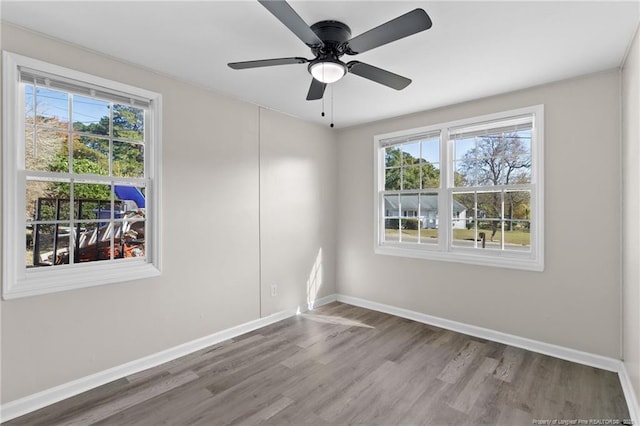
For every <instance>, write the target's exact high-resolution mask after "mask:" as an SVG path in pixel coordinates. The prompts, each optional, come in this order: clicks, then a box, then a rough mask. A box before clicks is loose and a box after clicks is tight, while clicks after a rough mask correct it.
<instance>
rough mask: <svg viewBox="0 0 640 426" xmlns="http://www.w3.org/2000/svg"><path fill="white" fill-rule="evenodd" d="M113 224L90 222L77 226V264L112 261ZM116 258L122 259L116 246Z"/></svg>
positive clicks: (114, 251)
mask: <svg viewBox="0 0 640 426" xmlns="http://www.w3.org/2000/svg"><path fill="white" fill-rule="evenodd" d="M113 231H114V225H113V222H108V221H107V222H88V223H79V224H77V226H76V232H75V233H76V241H75V244H76V246H75V247H76V250H75V262H76V263H79V262H95V261H99V260H109V259H111V252H112V250H111V240H112V238H113V234H114V232H113ZM113 253H114V258H118V257H120V250H119V246H118V245H114V250H113Z"/></svg>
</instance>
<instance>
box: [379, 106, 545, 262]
mask: <svg viewBox="0 0 640 426" xmlns="http://www.w3.org/2000/svg"><path fill="white" fill-rule="evenodd" d="M542 117H543V107H542V106H537V107H530V108H523V109H520V110H515V111H509V112H505V113H499V114H492V115H490V116H484V117H478V118H474V119H469V120H460V121H457V122H451V123H444V124H442V125H436V126H430V127H428V128H422V129H416V130H410V131H405V132H398V133H395V134H390V135H381V136H377V137H376V151H377V153H378V154H377V155H378V157H377V158H378V160H377V161H378V164H379V166H378V168H377V170H378V171H379V173H377V176H378V178H377V179H376V181H377V187H376V200H377V206H376V211H377V212H378V213H377V217H378V218H379V219H378V220H377V223H378V225H377V229H378V231H377V239H376V252H378V253H381V254H393V255H399V256H411V257H424V258H432V259H441V260H450V261H462V262H468V263H477V264H488V265H495V266H503V267H513V268H522V269H532V270H542V268H543V239H542V237H543V234H542V213H543V211H542V185H541V183H542V152H543V151H542V134H543V133H542ZM426 134H431V135H438V134H440V135H442V137H441V138H440V137H436V138H435V139H432V140H431V141H430V142H435V145H437V146H438V149H437V150H435V149H426V148H425V146H427V147H430V146H431V145H429V144H425V143H424V142H421V140H423V139H424V138H425V136H424V135H426ZM427 152H428V153H430V154H427V155H425V153H427ZM383 154H384V161H382V160H381V159H380V158H381V157H382V156H383ZM416 155H417V156H418V157H417V158H419V161H418V162H416V161H415V160H414V159H415V158H416ZM390 158H391V160H392V161H390ZM416 163H418V164H416ZM427 163H428V166H429V167H430V169H429V170H432V171H433V170H435V171H437V173H435V176H434V174H433V173H431V174H430V173H429V172H425V171H423V170H420V169H422V168H424V167H425V165H426V164H427ZM383 165H384V174H382V167H383ZM441 165H442V166H441ZM416 175H418V176H420V182H419V183H418V184H416V179H415V178H414V176H416ZM425 175H426V176H428V177H429V178H430V182H432V185H433V183H437V184H436V185H433V186H432V187H429V185H427V184H425V182H424V178H423V176H425ZM427 190H428V191H429V192H426V191H427ZM403 197H404V198H403ZM431 200H433V201H431ZM403 201H404V203H403ZM447 212H448V213H447ZM416 219H417V224H416V223H415V222H416ZM432 227H433V228H432ZM413 228H417V229H413ZM443 230H444V231H443Z"/></svg>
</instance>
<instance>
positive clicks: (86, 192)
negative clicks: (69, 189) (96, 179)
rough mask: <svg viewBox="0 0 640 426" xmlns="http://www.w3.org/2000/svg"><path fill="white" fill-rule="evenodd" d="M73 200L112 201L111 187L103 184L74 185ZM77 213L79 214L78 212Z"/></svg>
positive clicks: (76, 183)
mask: <svg viewBox="0 0 640 426" xmlns="http://www.w3.org/2000/svg"><path fill="white" fill-rule="evenodd" d="M73 198H74V199H75V200H103V201H109V200H111V186H110V185H108V184H102V183H78V182H75V183H74V184H73ZM76 213H77V212H76Z"/></svg>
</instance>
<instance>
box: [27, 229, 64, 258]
mask: <svg viewBox="0 0 640 426" xmlns="http://www.w3.org/2000/svg"><path fill="white" fill-rule="evenodd" d="M70 229H71V225H70V224H68V223H64V224H55V225H49V224H47V225H37V224H35V225H33V233H32V235H33V245H32V248H31V249H29V247H27V253H26V255H27V259H26V264H27V266H30V267H31V266H33V267H37V266H53V265H64V264H68V263H69V238H70Z"/></svg>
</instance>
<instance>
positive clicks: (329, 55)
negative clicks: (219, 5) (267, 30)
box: [228, 0, 432, 101]
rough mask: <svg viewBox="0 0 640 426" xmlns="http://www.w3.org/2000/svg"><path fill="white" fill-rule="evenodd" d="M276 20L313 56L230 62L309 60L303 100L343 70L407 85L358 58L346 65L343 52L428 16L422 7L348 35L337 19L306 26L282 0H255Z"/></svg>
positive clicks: (386, 38) (317, 95)
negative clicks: (311, 57) (365, 30)
mask: <svg viewBox="0 0 640 426" xmlns="http://www.w3.org/2000/svg"><path fill="white" fill-rule="evenodd" d="M258 2H259V3H260V4H261V5H263V6H264V7H265V8H266V9H267V10H268V11H269V12H271V13H272V14H273V15H274V16H275V17H276V18H278V20H279V21H280V22H282V23H283V24H284V25H285V26H286V27H287V28H289V30H291V31H292V32H293V33H294V34H295V35H296V36H297V37H298V38H299V39H300V40H302V42H303V43H304V44H306V45H307V46H309V47H310V48H311V53H313V55H314V58H313V59H306V58H301V57H292V58H276V59H262V60H257V61H245V62H231V63H229V64H228V65H229V67H231V68H233V69H235V70H241V69H247V68H259V67H269V66H274V65H289V64H304V63H309V65H308V70H309V73H310V74H311V75H312V76H313V79H312V80H311V87H309V92H308V93H307V100H308V101H311V100H316V99H322V97H323V95H324V90H325V88H326V87H327V84H329V83H335V82H336V81H338V80H340V79H341V78H342V77H344V76H345V75H346V74H347V73H351V74H355V75H357V76H360V77H363V78H366V79H368V80H371V81H374V82H376V83H380V84H383V85H385V86H388V87H391V88H393V89H396V90H402V89H404V88H405V87H407V86H408V85H409V84H410V83H411V80H410V79H408V78H406V77H403V76H401V75H398V74H394V73H392V72H390V71H386V70H383V69H381V68H378V67H374V66H373V65H369V64H365V63H364V62H360V61H351V62H347V63H346V64H345V63H344V62H342V61H341V60H340V58H341V57H342V56H343V55H345V54H346V55H357V54H358V53H363V52H366V51H368V50H371V49H374V48H376V47H379V46H382V45H385V44H387V43H391V42H392V41H396V40H399V39H401V38H404V37H408V36H410V35H413V34H416V33H419V32H420V31H424V30H428V29H429V28H431V25H432V23H431V19H430V18H429V15H427V13H426V12H425V11H424V10H422V9H414V10H412V11H411V12H408V13H406V14H404V15H401V16H399V17H397V18H395V19H392V20H390V21H388V22H386V23H384V24H382V25H380V26H377V27H375V28H373V29H371V30H369V31H367V32H365V33H362V34H360V35H358V36H356V37H353V38H351V29H350V28H349V27H348V26H347V25H346V24H343V23H342V22H339V21H320V22H316V23H315V24H313V25H311V26H309V25H307V23H306V22H305V21H304V20H303V19H302V18H301V17H300V16H299V15H298V14H297V13H296V11H295V10H293V8H292V7H291V6H290V5H289V4H288V3H287V2H286V1H285V0H258Z"/></svg>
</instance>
